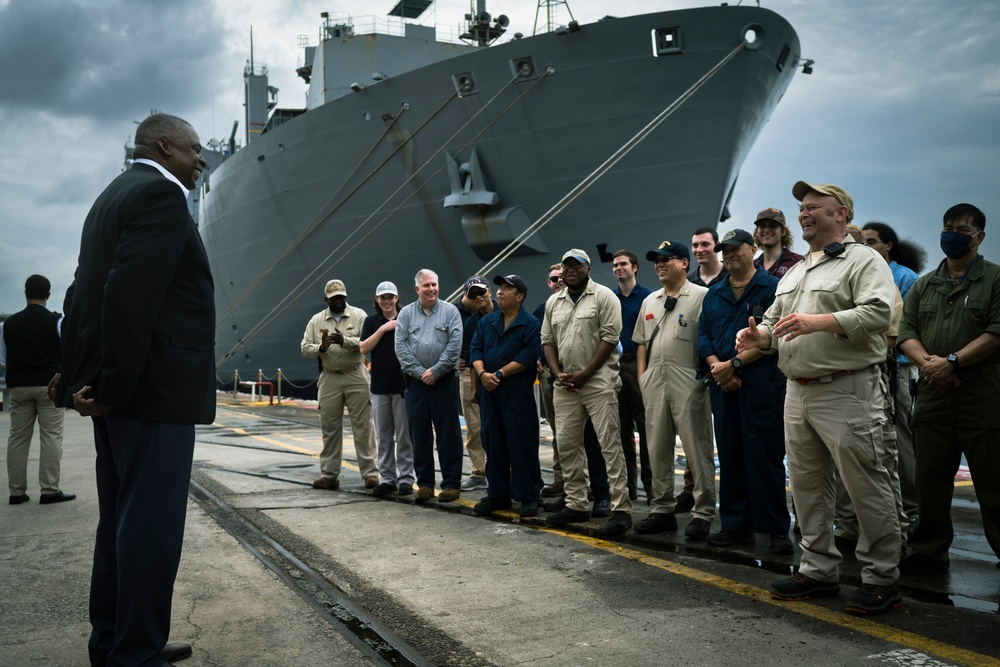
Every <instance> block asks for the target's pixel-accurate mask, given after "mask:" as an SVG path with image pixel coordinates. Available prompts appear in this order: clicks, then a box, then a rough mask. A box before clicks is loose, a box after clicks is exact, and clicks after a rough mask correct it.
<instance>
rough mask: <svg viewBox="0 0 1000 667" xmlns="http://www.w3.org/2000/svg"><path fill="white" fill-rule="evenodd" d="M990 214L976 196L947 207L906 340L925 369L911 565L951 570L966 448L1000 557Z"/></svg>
mask: <svg viewBox="0 0 1000 667" xmlns="http://www.w3.org/2000/svg"><path fill="white" fill-rule="evenodd" d="M985 228H986V216H985V215H984V214H983V212H982V211H980V210H979V209H978V208H976V207H975V206H972V205H971V204H957V205H955V206H952V207H951V208H950V209H948V210H947V211H946V212H945V214H944V231H943V232H942V233H941V250H943V251H944V254H945V255H946V257H945V259H944V260H943V261H942V262H941V264H940V265H939V266H938V268H937V270H936V271H934V272H932V273H928V274H927V275H925V276H923V277H922V278H920V279H918V280H917V282H916V283H915V284H914V285H913V287H912V288H911V289H910V294H909V297H908V298H907V300H906V304H905V306H904V308H903V321H902V323H901V324H900V331H899V346H900V348H901V349H902V350H903V353H904V354H906V356H907V357H909V359H910V361H911V362H912V363H913V365H914V366H915V367H916V368H917V369H918V370H919V372H920V384H919V386H918V389H917V400H916V405H915V406H914V409H913V433H914V436H915V439H916V451H917V465H916V479H917V497H918V504H919V507H920V521H919V522H918V523H917V528H916V530H915V531H914V534H913V537H912V538H911V539H910V541H909V547H910V550H911V551H912V553H911V554H910V555H909V556H907V557H906V558H905V559H903V561H902V562H901V563H900V564H899V569H900V571H902V573H903V574H930V573H934V572H942V571H944V570H947V569H948V565H949V559H948V548H949V547H950V546H951V542H952V538H953V536H954V532H953V529H952V522H951V499H952V493H953V491H954V485H955V473H956V472H957V471H958V465H959V462H960V460H961V457H962V455H963V454H964V455H965V458H966V460H967V461H968V463H969V472H970V473H971V474H972V481H973V485H974V486H975V489H976V497H977V498H978V499H979V506H980V508H981V511H982V516H983V525H984V528H985V532H986V539H987V541H988V542H989V543H990V546H991V547H992V548H993V551H994V553H996V554H997V556H1000V477H997V474H996V473H997V470H998V469H1000V449H998V448H997V446H996V443H997V438H998V437H1000V266H997V265H996V264H994V263H992V262H989V261H986V260H985V259H983V256H982V255H980V254H979V247H980V245H981V244H982V243H983V240H984V239H985V238H986V232H985Z"/></svg>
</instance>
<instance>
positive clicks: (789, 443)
mask: <svg viewBox="0 0 1000 667" xmlns="http://www.w3.org/2000/svg"><path fill="white" fill-rule="evenodd" d="M792 194H793V195H794V196H795V198H796V199H798V200H799V201H800V202H802V203H801V205H800V207H799V224H800V225H801V227H802V238H803V239H805V240H806V242H808V243H809V249H810V253H809V255H808V256H807V257H806V258H805V259H804V260H803V261H801V262H799V263H798V264H796V265H795V266H793V267H792V268H791V269H789V270H788V273H786V274H785V276H784V278H782V279H781V282H780V283H778V287H777V293H776V296H775V301H774V304H773V305H772V306H771V307H770V308H769V309H768V310H767V312H766V313H765V315H764V321H763V322H762V323H761V325H760V326H759V327H758V326H756V325H755V324H754V323H753V320H752V319H751V320H750V321H749V322H748V324H749V325H750V326H749V327H748V328H746V329H742V330H741V331H740V332H739V333H738V334H737V338H736V341H737V343H736V348H737V350H738V351H740V352H743V351H746V350H749V349H751V348H752V347H757V348H758V349H760V350H762V351H764V352H770V351H773V350H775V349H777V350H778V352H779V353H780V355H781V356H780V360H779V361H778V367H779V368H780V369H781V371H782V372H783V373H784V374H785V375H786V376H787V377H788V390H787V395H786V399H785V441H786V447H787V452H788V471H789V479H790V482H791V487H792V497H793V498H794V500H795V509H796V512H797V513H798V518H799V526H800V528H801V530H802V561H801V563H800V565H799V571H798V573H796V574H795V575H794V576H792V577H790V578H786V579H779V580H776V581H773V582H771V585H770V591H771V595H772V596H773V597H775V598H778V599H781V600H804V599H806V598H809V597H817V596H819V597H834V596H837V595H840V583H839V578H840V574H839V567H840V561H841V558H842V557H841V554H840V552H839V551H838V550H837V548H836V546H835V544H834V539H833V530H832V525H831V523H832V518H833V498H834V472H835V471H836V472H839V473H840V476H841V478H842V479H843V480H844V486H845V487H846V488H847V492H848V494H849V495H850V497H851V501H852V502H853V503H854V507H855V508H856V510H857V516H858V524H859V527H860V533H861V534H860V540H859V543H858V548H857V551H856V552H855V553H856V556H857V559H858V562H859V563H860V564H861V581H862V586H861V588H859V589H858V590H856V591H854V592H852V593H850V594H849V595H848V596H847V611H849V612H851V613H855V614H878V613H883V612H886V611H890V610H892V609H894V608H896V607H898V606H899V605H900V604H901V603H902V597H901V596H900V593H899V586H898V579H899V569H898V567H897V566H898V564H899V544H900V542H899V519H898V517H897V515H896V502H895V498H894V497H893V491H892V484H891V481H890V475H889V470H888V469H887V467H886V466H887V463H888V458H889V456H891V453H890V452H889V451H887V449H886V447H885V445H884V443H883V439H882V424H883V423H884V422H885V419H886V414H885V389H884V385H883V383H882V376H881V371H880V370H879V364H881V362H883V361H884V360H885V356H886V337H885V332H886V331H887V330H888V329H889V326H890V324H891V323H892V316H893V312H892V311H893V304H894V303H895V301H896V285H895V283H894V282H893V280H892V273H891V272H890V271H889V266H888V265H887V264H886V263H885V261H884V260H883V259H882V258H881V257H880V256H879V255H878V253H877V252H875V251H874V250H872V249H871V248H868V247H867V246H864V245H861V244H860V243H855V242H854V239H852V238H850V237H849V236H847V231H846V227H847V224H848V223H849V222H850V221H851V219H852V218H853V217H854V200H853V199H851V196H850V195H849V194H847V192H845V191H844V190H843V189H842V188H840V187H838V186H836V185H829V184H827V185H811V184H809V183H806V182H804V181H799V182H798V183H796V184H795V186H794V187H793V188H792Z"/></svg>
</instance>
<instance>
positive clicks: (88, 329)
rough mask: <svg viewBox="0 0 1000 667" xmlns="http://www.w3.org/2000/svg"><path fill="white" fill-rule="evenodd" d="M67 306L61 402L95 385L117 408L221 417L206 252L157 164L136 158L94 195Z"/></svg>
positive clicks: (193, 420)
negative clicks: (217, 403) (217, 409)
mask: <svg viewBox="0 0 1000 667" xmlns="http://www.w3.org/2000/svg"><path fill="white" fill-rule="evenodd" d="M65 313H66V319H65V321H64V322H63V336H62V337H63V357H62V385H61V391H62V394H61V400H62V404H63V405H65V406H66V407H72V406H73V396H72V394H73V392H75V391H78V390H79V389H80V387H82V386H83V385H91V386H92V387H94V389H95V391H94V393H93V394H92V395H93V397H94V398H95V400H96V401H97V402H98V403H102V404H107V405H114V406H116V408H115V410H114V412H113V413H112V414H115V415H120V416H124V417H131V418H133V419H142V420H147V421H164V422H175V423H182V424H208V423H211V422H212V421H213V420H214V418H215V359H214V331H215V299H214V287H213V284H212V274H211V270H210V269H209V266H208V257H207V255H206V254H205V247H204V245H202V242H201V237H200V236H199V235H198V230H197V228H196V227H195V224H194V221H193V220H192V219H191V216H190V214H189V213H188V209H187V202H186V199H185V197H184V195H183V193H182V191H181V189H180V188H179V187H178V186H177V184H176V183H174V182H172V181H170V180H168V179H167V178H165V177H164V176H163V174H161V173H160V172H159V171H157V170H156V169H154V168H153V167H150V166H148V165H143V164H136V165H134V166H133V167H132V169H130V170H128V171H126V172H124V173H123V174H121V175H120V176H118V178H116V179H115V180H114V181H112V182H111V184H110V185H109V186H108V187H107V188H106V189H105V190H104V192H103V193H101V195H100V196H99V197H98V198H97V201H96V202H94V205H93V207H92V208H91V209H90V213H89V214H88V215H87V220H86V222H85V223H84V225H83V235H82V238H81V241H80V257H79V263H78V266H77V269H76V275H75V278H74V281H73V285H71V286H70V288H69V290H68V291H67V294H66V303H65Z"/></svg>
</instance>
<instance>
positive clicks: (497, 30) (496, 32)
mask: <svg viewBox="0 0 1000 667" xmlns="http://www.w3.org/2000/svg"><path fill="white" fill-rule="evenodd" d="M475 2H476V5H475V7H473V6H472V4H471V2H470V4H469V13H468V14H466V15H465V20H466V22H467V23H466V27H465V33H463V34H462V35H459V37H458V38H459V39H461V40H462V41H465V42H469V43H470V44H475V45H476V46H489V45H490V44H492V43H493V42H495V41H496V40H497V39H499V38H500V36H501V35H503V34H504V33H505V32H507V26H509V25H510V19H508V18H507V15H506V14H501V15H500V16H498V17H496V18H493V17H492V16H490V13H489V12H488V11H486V0H475Z"/></svg>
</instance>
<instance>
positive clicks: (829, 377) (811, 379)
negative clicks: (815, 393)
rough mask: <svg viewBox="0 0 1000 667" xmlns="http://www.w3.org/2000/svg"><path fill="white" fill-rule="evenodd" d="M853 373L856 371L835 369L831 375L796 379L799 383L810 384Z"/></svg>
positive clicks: (831, 380)
mask: <svg viewBox="0 0 1000 667" xmlns="http://www.w3.org/2000/svg"><path fill="white" fill-rule="evenodd" d="M852 373H854V371H834V372H832V373H830V374H829V375H820V376H819V377H817V378H795V381H796V382H798V383H799V384H809V383H810V382H822V383H824V384H825V383H827V382H833V381H834V380H836V379H837V378H842V377H844V376H845V375H851V374H852Z"/></svg>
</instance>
